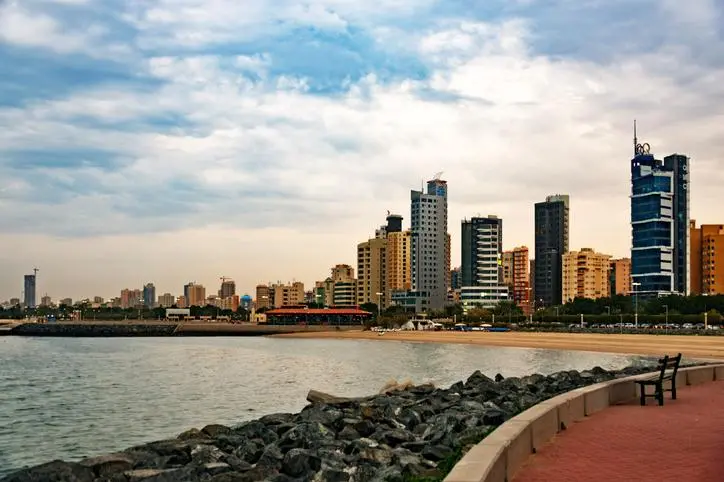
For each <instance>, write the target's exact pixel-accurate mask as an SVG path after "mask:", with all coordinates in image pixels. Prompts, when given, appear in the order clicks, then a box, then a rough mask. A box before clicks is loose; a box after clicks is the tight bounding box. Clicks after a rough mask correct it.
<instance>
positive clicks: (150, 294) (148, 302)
mask: <svg viewBox="0 0 724 482" xmlns="http://www.w3.org/2000/svg"><path fill="white" fill-rule="evenodd" d="M155 303H156V287H155V286H154V285H153V283H148V284H146V285H144V286H143V306H145V307H147V308H153V307H154V306H155Z"/></svg>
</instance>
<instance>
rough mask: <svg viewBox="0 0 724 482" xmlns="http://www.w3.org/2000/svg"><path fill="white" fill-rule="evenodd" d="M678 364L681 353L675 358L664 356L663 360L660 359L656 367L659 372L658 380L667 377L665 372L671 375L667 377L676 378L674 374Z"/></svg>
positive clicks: (677, 369)
mask: <svg viewBox="0 0 724 482" xmlns="http://www.w3.org/2000/svg"><path fill="white" fill-rule="evenodd" d="M679 363H681V353H679V354H678V355H676V356H669V355H664V358H660V359H659V365H658V367H657V369H658V370H660V372H659V379H663V378H664V377H665V376H667V373H666V372H667V370H671V373H670V374H669V375H668V376H670V377H671V378H674V377H675V376H676V372H677V371H679Z"/></svg>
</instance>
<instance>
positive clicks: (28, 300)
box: [23, 268, 40, 310]
mask: <svg viewBox="0 0 724 482" xmlns="http://www.w3.org/2000/svg"><path fill="white" fill-rule="evenodd" d="M38 271H40V270H39V269H38V268H33V274H26V275H25V282H24V286H23V287H24V289H25V296H24V300H23V301H24V302H25V308H26V309H29V310H32V309H35V307H36V306H37V305H36V296H35V288H36V286H37V277H38Z"/></svg>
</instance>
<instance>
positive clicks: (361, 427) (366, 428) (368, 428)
mask: <svg viewBox="0 0 724 482" xmlns="http://www.w3.org/2000/svg"><path fill="white" fill-rule="evenodd" d="M352 428H354V429H355V430H356V431H357V433H359V434H360V435H361V436H363V437H369V436H370V435H372V434H373V433H374V432H375V430H376V429H377V426H376V425H375V424H374V423H372V422H371V421H370V420H360V421H359V423H356V424H354V425H353V426H352Z"/></svg>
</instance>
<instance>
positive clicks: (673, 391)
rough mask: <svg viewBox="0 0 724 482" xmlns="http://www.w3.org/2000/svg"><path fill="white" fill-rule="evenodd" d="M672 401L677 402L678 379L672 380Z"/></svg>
mask: <svg viewBox="0 0 724 482" xmlns="http://www.w3.org/2000/svg"><path fill="white" fill-rule="evenodd" d="M671 399H672V400H676V378H672V379H671Z"/></svg>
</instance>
